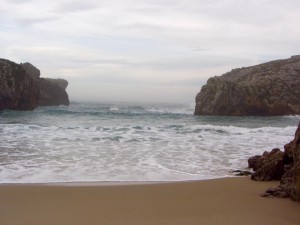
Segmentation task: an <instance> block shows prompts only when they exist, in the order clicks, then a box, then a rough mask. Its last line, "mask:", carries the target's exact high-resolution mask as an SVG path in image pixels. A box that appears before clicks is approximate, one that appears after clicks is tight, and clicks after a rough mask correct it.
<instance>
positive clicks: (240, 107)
mask: <svg viewBox="0 0 300 225" xmlns="http://www.w3.org/2000/svg"><path fill="white" fill-rule="evenodd" d="M299 87H300V56H292V57H291V58H289V59H285V60H276V61H272V62H268V63H264V64H260V65H257V66H251V67H246V68H239V69H234V70H232V71H231V72H228V73H225V74H223V75H222V76H219V77H212V78H210V79H208V81H207V84H206V85H204V86H203V87H202V89H201V91H200V92H199V93H198V94H197V96H196V107H195V115H222V116H279V115H295V114H298V115H299V114H300V88H299Z"/></svg>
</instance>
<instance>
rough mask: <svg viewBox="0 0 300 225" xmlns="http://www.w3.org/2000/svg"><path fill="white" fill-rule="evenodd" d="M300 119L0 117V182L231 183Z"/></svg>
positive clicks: (99, 109)
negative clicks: (222, 180) (231, 177)
mask: <svg viewBox="0 0 300 225" xmlns="http://www.w3.org/2000/svg"><path fill="white" fill-rule="evenodd" d="M299 120H300V117H299V116H284V117H214V116H194V115H193V105H184V104H177V105H176V104H139V103H85V102H72V103H71V105H70V106H69V107H64V106H60V107H44V108H38V109H36V110H34V111H31V112H16V111H4V112H1V113H0V182H1V183H41V182H70V181H79V182H80V181H175V180H195V179H207V178H214V177H223V176H228V175H231V173H230V171H231V170H233V169H243V168H245V167H246V166H247V159H248V157H250V156H252V155H255V154H261V153H262V152H263V151H266V150H267V151H269V150H271V149H272V148H275V147H280V148H282V147H283V145H284V144H286V143H287V142H289V141H290V140H292V139H293V135H294V132H295V130H296V126H297V124H298V122H299Z"/></svg>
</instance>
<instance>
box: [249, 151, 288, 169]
mask: <svg viewBox="0 0 300 225" xmlns="http://www.w3.org/2000/svg"><path fill="white" fill-rule="evenodd" d="M283 155H284V153H283V152H282V151H280V149H279V148H274V149H272V151H271V152H267V151H265V152H264V153H263V155H255V156H253V157H251V158H249V159H248V167H249V168H252V169H253V171H257V170H259V169H260V168H262V167H263V166H265V165H266V164H268V163H270V162H272V161H281V160H283Z"/></svg>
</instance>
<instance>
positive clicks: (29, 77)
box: [0, 59, 69, 111]
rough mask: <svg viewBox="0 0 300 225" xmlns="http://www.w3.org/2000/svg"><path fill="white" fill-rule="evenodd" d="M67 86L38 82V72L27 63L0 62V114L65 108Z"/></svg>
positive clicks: (55, 81)
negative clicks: (38, 107)
mask: <svg viewBox="0 0 300 225" xmlns="http://www.w3.org/2000/svg"><path fill="white" fill-rule="evenodd" d="M67 85H68V82H67V81H66V80H63V79H44V78H40V70H39V69H37V68H36V67H35V66H33V65H32V64H30V63H21V64H16V63H14V62H11V61H9V60H6V59H0V111H1V110H4V109H10V110H33V109H34V108H36V107H37V106H53V105H69V97H68V94H67V92H66V91H65V89H66V87H67Z"/></svg>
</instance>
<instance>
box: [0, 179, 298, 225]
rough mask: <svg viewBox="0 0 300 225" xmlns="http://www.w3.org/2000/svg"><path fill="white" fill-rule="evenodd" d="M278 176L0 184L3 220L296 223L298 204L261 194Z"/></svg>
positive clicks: (76, 224) (33, 224) (9, 224)
mask: <svg viewBox="0 0 300 225" xmlns="http://www.w3.org/2000/svg"><path fill="white" fill-rule="evenodd" d="M277 184H278V182H255V181H252V180H251V179H250V178H249V177H234V178H232V177H230V178H219V179H212V180H201V181H183V182H163V183H134V184H132V183H125V184H120V183H117V184H116V183H114V184H111V183H110V184H109V185H103V183H102V185H99V183H98V185H95V184H93V185H91V183H89V184H88V183H86V184H85V185H84V186H82V184H78V183H73V184H68V185H45V184H39V185H37V184H5V185H0V199H1V201H0V224H6V225H19V224H20V225H21V224H22V225H27V224H28V225H39V224H43V225H52V224H53V225H54V224H64V225H69V224H70V225H71V224H72V225H80V224H95V225H96V224H105V225H110V224H111V225H118V224H122V225H127V224H128V225H135V224H136V225H140V224H143V225H148V224H149V225H150V224H157V225H177V224H178V225H182V224H190V225H194V224H195V225H196V224H197V225H199V224H209V225H220V224H224V225H227V224H228V225H234V224H243V225H254V224H255V225H257V224H272V225H282V224H285V225H296V224H299V221H300V214H299V210H300V204H299V203H298V202H293V201H291V200H290V199H276V198H262V197H260V194H261V193H263V192H264V190H265V189H266V188H268V187H271V186H276V185H277Z"/></svg>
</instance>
